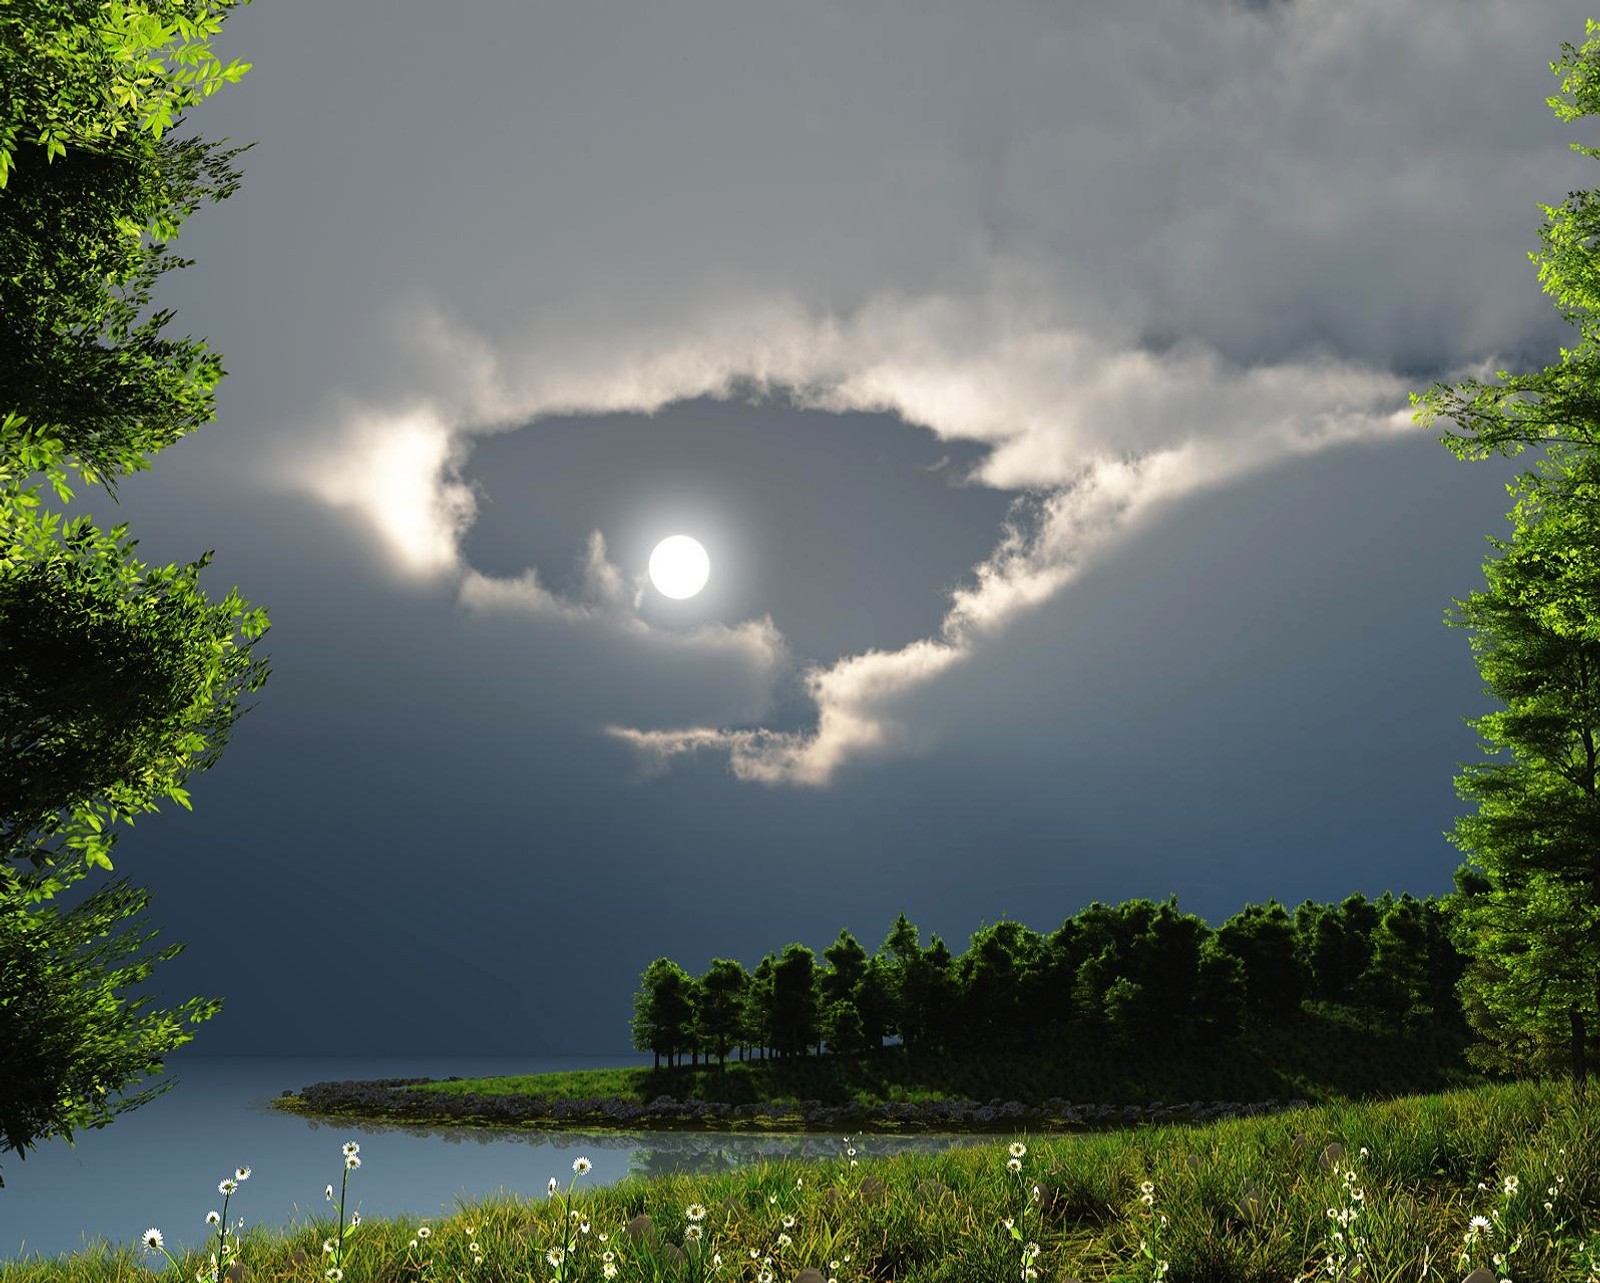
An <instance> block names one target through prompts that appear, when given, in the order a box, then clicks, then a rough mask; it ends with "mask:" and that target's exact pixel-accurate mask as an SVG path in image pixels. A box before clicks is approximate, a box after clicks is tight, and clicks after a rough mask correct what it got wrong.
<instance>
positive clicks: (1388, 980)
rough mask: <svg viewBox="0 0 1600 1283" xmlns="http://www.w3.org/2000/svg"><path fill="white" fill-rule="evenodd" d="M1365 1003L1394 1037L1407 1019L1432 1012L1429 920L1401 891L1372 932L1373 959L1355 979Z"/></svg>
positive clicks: (1417, 902) (1421, 1017)
mask: <svg viewBox="0 0 1600 1283" xmlns="http://www.w3.org/2000/svg"><path fill="white" fill-rule="evenodd" d="M1357 988H1358V991H1359V992H1360V993H1361V994H1362V995H1363V997H1364V998H1365V1000H1366V1003H1367V1005H1368V1006H1370V1007H1372V1008H1373V1009H1374V1010H1376V1011H1377V1012H1378V1013H1379V1014H1380V1015H1382V1016H1384V1017H1385V1018H1387V1019H1388V1021H1389V1022H1390V1024H1391V1025H1392V1027H1393V1029H1394V1032H1395V1036H1396V1037H1402V1038H1403V1037H1404V1036H1405V1030H1406V1025H1407V1023H1408V1022H1411V1021H1417V1020H1426V1019H1427V1018H1429V1017H1431V1016H1432V1015H1433V1008H1432V1007H1431V1006H1429V1005H1428V923H1427V915H1426V910H1424V908H1423V906H1422V902H1421V901H1420V900H1417V899H1415V898H1414V897H1412V896H1410V895H1403V896H1401V897H1400V899H1399V900H1397V901H1395V902H1394V904H1393V905H1392V907H1390V908H1389V910H1388V911H1387V912H1386V913H1385V914H1384V915H1383V917H1382V919H1381V920H1380V921H1379V923H1378V929H1377V931H1376V932H1374V933H1373V939H1372V962H1371V963H1370V964H1369V965H1368V967H1367V969H1366V971H1365V972H1363V973H1362V976H1361V978H1360V980H1359V981H1358V983H1357Z"/></svg>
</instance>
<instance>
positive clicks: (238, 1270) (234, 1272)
mask: <svg viewBox="0 0 1600 1283" xmlns="http://www.w3.org/2000/svg"><path fill="white" fill-rule="evenodd" d="M222 1277H223V1278H225V1279H227V1281H228V1283H250V1267H249V1266H248V1265H246V1264H245V1263H244V1262H243V1261H235V1262H234V1263H233V1264H232V1265H230V1266H228V1268H227V1271H226V1272H225V1273H224V1274H223V1276H222Z"/></svg>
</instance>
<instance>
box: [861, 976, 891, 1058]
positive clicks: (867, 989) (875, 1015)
mask: <svg viewBox="0 0 1600 1283" xmlns="http://www.w3.org/2000/svg"><path fill="white" fill-rule="evenodd" d="M853 996H854V998H855V1004H856V1014H857V1015H859V1016H860V1017H861V1037H862V1042H863V1044H864V1046H865V1047H866V1049H867V1050H868V1051H873V1052H876V1051H881V1050H882V1049H883V1039H884V1035H885V1034H886V1033H888V1031H889V1026H890V1021H891V1020H892V1019H893V1018H894V991H893V988H892V980H891V978H890V972H889V964H888V963H887V962H886V961H885V960H884V959H883V958H882V957H881V956H879V955H877V954H874V955H873V956H872V957H870V958H868V959H867V969H866V970H865V971H864V972H862V975H861V979H860V980H859V981H857V982H856V988H855V994H854V995H853Z"/></svg>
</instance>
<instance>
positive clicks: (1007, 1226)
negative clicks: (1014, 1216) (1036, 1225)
mask: <svg viewBox="0 0 1600 1283" xmlns="http://www.w3.org/2000/svg"><path fill="white" fill-rule="evenodd" d="M1004 1223H1005V1227H1006V1228H1007V1229H1010V1228H1011V1224H1012V1222H1011V1218H1010V1217H1009V1216H1008V1217H1006V1219H1005V1222H1004Z"/></svg>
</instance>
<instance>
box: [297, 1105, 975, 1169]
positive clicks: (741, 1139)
mask: <svg viewBox="0 0 1600 1283" xmlns="http://www.w3.org/2000/svg"><path fill="white" fill-rule="evenodd" d="M305 1124H306V1126H307V1127H309V1128H311V1129H312V1130H316V1129H317V1128H319V1127H324V1126H326V1127H336V1128H338V1129H340V1130H342V1131H350V1130H355V1131H358V1132H367V1133H370V1134H377V1133H379V1132H403V1133H404V1134H405V1135H407V1136H419V1137H429V1138H432V1139H434V1140H442V1141H444V1142H445V1143H446V1144H447V1145H460V1144H462V1143H464V1142H466V1141H474V1142H476V1143H477V1144H479V1145H492V1144H496V1143H504V1142H512V1143H515V1144H521V1145H532V1146H535V1147H548V1148H550V1149H558V1150H570V1149H575V1148H576V1149H604V1150H631V1151H632V1152H631V1153H630V1154H629V1155H628V1171H627V1175H629V1176H643V1177H647V1178H650V1177H657V1176H676V1175H688V1176H717V1175H726V1174H728V1173H731V1172H736V1171H739V1170H741V1169H742V1168H745V1167H749V1166H751V1165H753V1164H755V1163H762V1162H781V1161H783V1160H785V1159H792V1160H794V1161H797V1162H807V1163H810V1162H817V1161H819V1160H821V1159H827V1158H842V1157H843V1156H844V1149H845V1141H844V1138H843V1137H842V1136H819V1135H816V1134H815V1133H792V1134H784V1133H767V1134H763V1135H739V1134H736V1133H731V1132H677V1131H672V1132H604V1131H600V1132H580V1131H572V1130H570V1129H568V1128H561V1129H559V1130H551V1129H546V1130H535V1129H531V1128H528V1129H524V1128H509V1127H507V1128H489V1127H444V1126H433V1125H428V1126H421V1125H418V1124H415V1123H396V1122H389V1121H387V1120H380V1119H360V1120H357V1119H344V1118H341V1119H339V1120H338V1121H337V1122H334V1121H331V1120H326V1121H325V1120H318V1119H314V1118H308V1119H305ZM997 1139H1003V1138H1000V1137H996V1136H986V1135H973V1134H971V1133H966V1134H947V1135H921V1136H872V1135H866V1136H857V1137H856V1138H855V1140H854V1142H853V1143H855V1144H856V1146H857V1147H858V1148H859V1150H860V1154H859V1157H861V1158H864V1159H866V1158H886V1157H888V1156H889V1155H891V1154H902V1153H925V1154H932V1153H937V1152H938V1151H940V1150H942V1149H949V1148H951V1147H952V1146H956V1145H983V1144H990V1145H992V1144H994V1143H995V1141H996V1140H997ZM619 1179H621V1178H620V1177H619Z"/></svg>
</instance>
